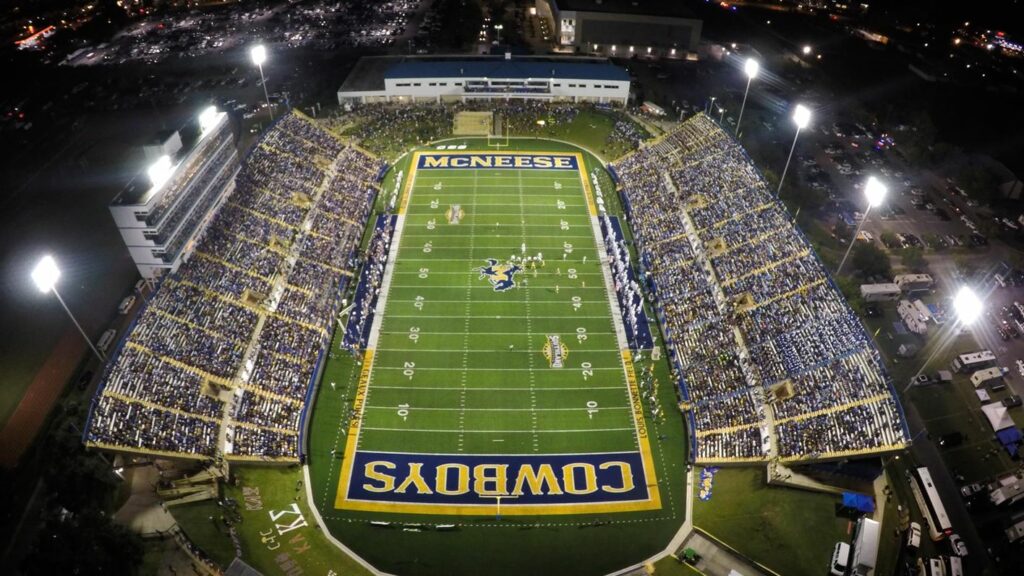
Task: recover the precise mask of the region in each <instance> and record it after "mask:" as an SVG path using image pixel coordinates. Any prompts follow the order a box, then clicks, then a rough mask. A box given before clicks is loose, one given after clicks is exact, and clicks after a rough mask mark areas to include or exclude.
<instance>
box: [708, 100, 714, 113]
mask: <svg viewBox="0 0 1024 576" xmlns="http://www.w3.org/2000/svg"><path fill="white" fill-rule="evenodd" d="M707 110H708V113H712V112H714V110H715V97H714V96H712V97H711V104H709V105H708V108H707Z"/></svg>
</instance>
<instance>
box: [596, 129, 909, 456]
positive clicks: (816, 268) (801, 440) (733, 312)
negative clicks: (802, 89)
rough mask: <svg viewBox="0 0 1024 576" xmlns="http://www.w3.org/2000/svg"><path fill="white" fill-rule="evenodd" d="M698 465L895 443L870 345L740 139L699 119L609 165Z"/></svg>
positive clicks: (898, 418)
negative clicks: (654, 306)
mask: <svg viewBox="0 0 1024 576" xmlns="http://www.w3.org/2000/svg"><path fill="white" fill-rule="evenodd" d="M614 170H615V172H616V173H617V174H618V177H619V179H620V184H621V186H622V197H623V203H624V205H625V206H626V209H627V213H628V216H629V218H630V222H631V224H632V229H633V231H634V235H635V237H636V239H637V245H638V247H639V248H640V253H641V265H642V268H643V270H644V272H645V274H646V278H647V280H648V282H649V285H650V287H651V289H652V291H653V292H654V295H655V299H656V302H657V303H658V306H657V311H658V316H659V320H660V321H661V323H662V327H663V329H664V333H665V338H666V341H667V342H666V343H667V344H668V346H669V355H670V357H671V358H672V361H673V366H674V369H675V373H676V376H677V379H678V381H679V384H680V390H681V394H682V396H683V399H684V407H685V408H686V409H687V410H688V411H689V416H690V422H691V426H692V436H693V438H694V443H695V446H693V447H692V449H691V450H692V453H693V455H694V458H695V460H696V461H697V462H702V463H711V462H743V461H766V460H771V459H776V458H777V459H779V460H782V461H794V460H816V459H822V458H836V457H842V456H847V455H849V456H854V455H859V454H868V453H874V452H879V451H885V450H892V449H895V448H898V447H901V446H904V445H905V444H906V443H907V442H908V435H907V430H906V425H905V418H904V416H903V413H902V411H901V408H900V406H899V404H898V402H897V400H896V399H895V397H894V395H893V392H892V388H891V384H890V382H889V379H888V377H887V375H886V373H885V369H884V367H883V365H882V362H881V359H880V358H879V355H878V351H877V349H876V348H875V347H874V344H873V342H872V341H871V339H870V337H869V336H868V335H867V334H866V332H865V330H864V328H863V326H862V325H861V323H860V320H859V319H858V318H857V317H856V316H855V315H854V313H853V312H852V311H851V310H850V308H849V307H848V306H847V304H846V301H845V300H844V298H843V296H842V294H841V293H840V292H839V290H838V289H837V288H836V287H835V285H834V284H833V283H832V281H831V279H830V278H829V276H828V273H827V271H826V270H825V268H824V267H823V266H822V264H821V262H820V261H819V260H818V259H817V256H816V255H815V253H814V252H813V251H812V249H811V246H810V244H809V242H808V241H807V240H806V239H805V238H804V237H803V235H802V234H801V233H800V232H799V230H797V228H796V227H795V226H794V225H793V224H792V223H791V221H790V218H789V216H788V215H787V213H786V210H785V209H784V208H783V206H782V205H781V203H780V202H779V201H778V199H777V198H776V197H775V196H774V194H773V193H772V191H771V190H770V189H769V187H768V185H767V184H766V182H765V179H764V177H763V175H761V174H760V173H759V172H758V171H757V169H756V168H755V167H754V164H753V163H752V162H751V161H750V159H749V158H748V157H747V155H746V153H745V152H744V151H743V149H742V148H741V147H740V146H739V145H738V144H737V143H736V141H735V140H734V139H733V138H732V137H731V136H730V135H729V134H727V133H726V132H724V131H723V130H722V129H721V128H719V126H718V125H717V124H715V123H714V122H713V121H712V120H710V119H709V118H708V117H707V116H704V115H698V116H695V117H693V118H691V119H690V120H688V121H686V122H685V123H683V124H682V125H681V126H680V127H679V128H677V129H676V130H674V131H672V132H670V133H669V134H668V135H667V136H665V137H663V138H661V139H659V140H657V141H655V142H653V143H651V144H650V145H647V146H645V147H642V148H641V149H640V150H638V151H637V152H635V153H633V154H631V155H629V156H627V157H625V158H624V159H622V160H621V161H620V162H617V163H616V164H615V165H614Z"/></svg>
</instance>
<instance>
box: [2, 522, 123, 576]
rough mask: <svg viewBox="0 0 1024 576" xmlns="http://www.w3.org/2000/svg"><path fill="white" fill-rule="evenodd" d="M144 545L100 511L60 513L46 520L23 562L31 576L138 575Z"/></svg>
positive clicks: (26, 571) (23, 568)
mask: <svg viewBox="0 0 1024 576" xmlns="http://www.w3.org/2000/svg"><path fill="white" fill-rule="evenodd" d="M141 561H142V542H141V541H140V539H139V536H138V535H136V534H135V533H133V532H131V531H129V530H127V529H126V528H123V527H121V526H118V525H117V524H114V523H113V522H111V520H110V518H109V517H108V516H106V515H104V514H103V513H102V512H99V511H98V510H89V511H87V512H84V513H81V514H70V513H67V512H66V511H62V510H56V511H54V512H53V513H51V514H50V515H49V516H48V517H47V518H46V524H45V525H44V527H43V529H42V530H40V532H39V535H38V536H37V538H36V541H35V544H33V546H32V550H31V551H30V552H29V553H28V555H27V556H26V557H25V559H24V561H23V562H22V566H21V569H22V571H23V572H24V573H25V574H26V575H27V576H36V575H38V576H50V575H52V574H110V575H120V574H126V575H131V574H135V573H137V571H138V566H139V564H140V562H141Z"/></svg>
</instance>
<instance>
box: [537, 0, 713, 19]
mask: <svg viewBox="0 0 1024 576" xmlns="http://www.w3.org/2000/svg"><path fill="white" fill-rule="evenodd" d="M553 2H554V4H555V5H556V6H558V9H559V10H561V11H564V10H571V11H574V12H606V13H610V14H638V15H644V16H666V17H669V18H696V16H695V15H694V14H693V12H691V11H690V9H689V8H687V7H686V6H684V5H683V2H681V1H679V0H670V1H668V2H665V1H660V0H553Z"/></svg>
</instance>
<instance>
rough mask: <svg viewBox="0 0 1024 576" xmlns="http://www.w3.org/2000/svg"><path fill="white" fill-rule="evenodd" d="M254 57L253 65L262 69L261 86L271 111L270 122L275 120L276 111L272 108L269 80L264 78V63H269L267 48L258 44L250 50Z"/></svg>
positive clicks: (268, 108)
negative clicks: (268, 90) (268, 91)
mask: <svg viewBox="0 0 1024 576" xmlns="http://www.w3.org/2000/svg"><path fill="white" fill-rule="evenodd" d="M249 55H250V56H252V63H253V64H255V65H256V67H258V68H259V69H260V84H262V85H263V97H264V98H266V100H267V110H269V111H270V120H271V121H273V120H274V109H273V108H272V107H271V106H270V94H268V93H267V79H266V78H264V77H263V63H264V62H266V61H267V48H266V47H265V46H263V44H257V45H255V46H253V47H252V48H250V49H249Z"/></svg>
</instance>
